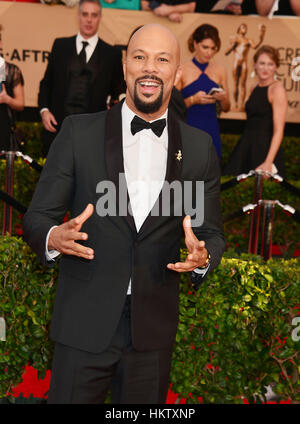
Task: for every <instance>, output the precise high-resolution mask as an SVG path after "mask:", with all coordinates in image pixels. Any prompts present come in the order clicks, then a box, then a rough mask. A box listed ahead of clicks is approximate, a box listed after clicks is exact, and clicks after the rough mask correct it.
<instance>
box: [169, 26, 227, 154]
mask: <svg viewBox="0 0 300 424" xmlns="http://www.w3.org/2000/svg"><path fill="white" fill-rule="evenodd" d="M188 46H189V50H190V51H191V52H195V56H194V57H193V58H192V60H189V61H188V62H186V63H184V64H183V66H182V76H181V79H180V80H179V82H178V84H177V86H176V87H177V89H178V90H181V93H182V95H183V97H184V99H185V104H186V106H187V108H188V112H187V124H189V125H191V126H193V127H196V128H199V129H201V130H203V131H206V132H207V133H208V134H209V135H211V137H212V139H213V143H214V146H215V148H216V151H217V154H218V156H219V158H221V138H220V130H219V124H218V119H217V109H216V102H218V103H219V105H220V107H221V109H222V111H224V112H227V111H228V110H229V109H230V101H229V95H228V86H227V75H226V70H225V68H224V66H222V65H219V64H216V63H212V62H211V59H212V58H213V56H214V55H215V54H216V53H217V52H218V51H219V50H220V46H221V40H220V38H219V32H218V30H217V28H215V27H214V26H212V25H209V24H203V25H201V26H199V27H198V28H196V29H195V31H194V32H193V34H192V35H191V37H190V38H189V40H188ZM221 86H222V88H221Z"/></svg>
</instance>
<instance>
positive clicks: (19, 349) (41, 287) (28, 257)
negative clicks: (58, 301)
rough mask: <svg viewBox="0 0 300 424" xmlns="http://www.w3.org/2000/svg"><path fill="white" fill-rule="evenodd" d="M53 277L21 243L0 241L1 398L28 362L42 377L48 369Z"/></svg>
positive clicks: (4, 238)
mask: <svg viewBox="0 0 300 424" xmlns="http://www.w3.org/2000/svg"><path fill="white" fill-rule="evenodd" d="M56 274H57V271H56V269H46V268H44V267H42V266H41V265H40V264H39V263H38V261H37V259H36V256H35V255H34V254H33V253H32V252H31V250H30V248H29V247H28V246H27V245H26V244H25V243H24V242H22V240H20V239H17V238H15V237H1V238H0V316H2V317H4V319H5V321H6V342H0V398H1V397H4V396H5V395H6V394H7V393H9V392H10V390H11V388H12V387H13V386H15V385H17V384H18V383H19V382H20V380H21V377H22V372H23V368H24V366H25V365H26V364H27V363H28V364H33V365H34V366H35V367H36V368H37V369H38V370H39V372H40V375H41V377H43V376H44V374H45V372H46V371H47V369H49V367H50V361H51V358H52V348H53V347H52V342H51V341H50V340H49V336H48V329H49V323H50V320H51V313H52V305H53V299H54V295H55V289H54V282H55V280H56Z"/></svg>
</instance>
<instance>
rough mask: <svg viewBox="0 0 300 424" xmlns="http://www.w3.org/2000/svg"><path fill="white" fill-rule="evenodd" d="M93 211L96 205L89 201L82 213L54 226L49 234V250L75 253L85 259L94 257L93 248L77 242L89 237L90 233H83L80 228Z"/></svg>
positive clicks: (69, 253)
mask: <svg viewBox="0 0 300 424" xmlns="http://www.w3.org/2000/svg"><path fill="white" fill-rule="evenodd" d="M93 212H94V206H93V205H92V204H91V203H89V204H88V205H87V207H86V208H85V210H84V211H83V212H82V213H81V214H80V215H78V216H76V217H75V218H73V219H71V220H70V221H68V222H65V223H63V224H61V225H59V226H57V227H55V228H53V229H52V230H51V232H50V235H49V240H48V250H57V251H58V252H60V253H64V254H65V255H74V256H79V257H81V258H85V259H94V251H93V249H91V248H89V247H85V246H82V245H81V244H79V243H76V242H75V240H87V239H88V235H87V234H86V233H81V232H80V229H81V227H82V224H83V223H84V222H85V221H86V220H87V219H89V218H90V217H91V216H92V214H93Z"/></svg>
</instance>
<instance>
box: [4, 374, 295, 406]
mask: <svg viewBox="0 0 300 424" xmlns="http://www.w3.org/2000/svg"><path fill="white" fill-rule="evenodd" d="M50 377H51V371H50V370H48V371H47V373H46V377H45V378H44V379H43V380H42V379H40V378H38V376H37V370H36V369H34V368H33V367H31V366H26V367H25V370H24V373H23V375H22V378H23V381H22V382H21V383H20V384H19V385H18V386H17V387H15V388H14V389H13V390H12V394H13V396H14V397H16V398H17V397H18V396H20V395H22V396H23V397H24V398H29V397H30V395H32V396H33V397H34V398H38V399H46V398H47V395H46V393H47V391H48V389H49V384H50ZM171 386H172V385H171ZM190 396H191V397H192V395H191V394H190ZM177 399H178V394H176V393H174V392H172V390H171V389H170V390H169V392H168V396H167V401H166V403H167V404H174V403H175V402H176V401H177ZM199 400H200V401H201V398H199ZM243 402H244V404H248V403H249V402H248V401H247V399H244V400H243ZM177 403H179V404H185V403H186V399H180V401H179V402H177ZM266 403H268V404H273V403H275V404H276V403H277V402H273V401H267V402H266ZM279 403H280V404H290V403H291V401H290V400H287V401H280V402H279Z"/></svg>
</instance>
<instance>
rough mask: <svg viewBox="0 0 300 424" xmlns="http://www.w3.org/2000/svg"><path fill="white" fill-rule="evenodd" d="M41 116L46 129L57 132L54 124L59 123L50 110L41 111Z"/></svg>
mask: <svg viewBox="0 0 300 424" xmlns="http://www.w3.org/2000/svg"><path fill="white" fill-rule="evenodd" d="M41 117H42V123H43V126H44V128H45V130H47V131H50V132H52V133H55V132H56V128H55V127H54V126H53V125H57V122H56V119H55V117H54V115H53V114H52V113H51V112H50V110H48V109H47V110H43V112H42V113H41Z"/></svg>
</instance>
